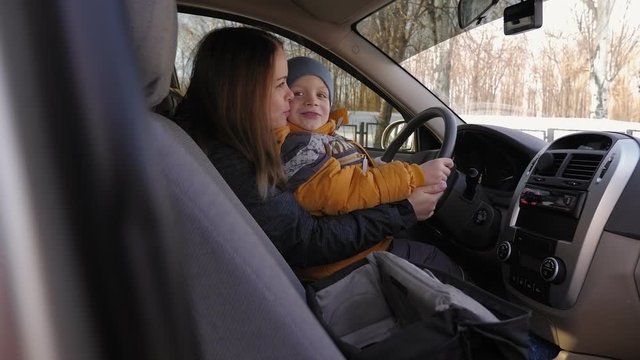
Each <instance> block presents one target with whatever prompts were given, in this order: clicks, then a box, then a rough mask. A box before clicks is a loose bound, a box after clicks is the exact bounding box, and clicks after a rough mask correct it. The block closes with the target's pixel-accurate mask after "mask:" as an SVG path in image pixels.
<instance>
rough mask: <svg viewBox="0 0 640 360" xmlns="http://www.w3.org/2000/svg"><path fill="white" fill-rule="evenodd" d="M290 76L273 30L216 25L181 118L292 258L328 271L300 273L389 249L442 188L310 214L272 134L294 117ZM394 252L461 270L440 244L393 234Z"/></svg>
mask: <svg viewBox="0 0 640 360" xmlns="http://www.w3.org/2000/svg"><path fill="white" fill-rule="evenodd" d="M286 79H287V61H286V57H285V54H284V50H283V47H282V43H281V42H280V41H279V40H278V39H276V38H275V37H274V36H272V35H270V34H268V33H266V32H264V31H261V30H258V29H252V28H222V29H218V30H215V31H213V32H211V33H209V34H208V35H207V36H206V37H205V38H204V39H203V40H202V41H201V43H200V46H199V48H198V52H197V54H196V57H195V60H194V69H193V73H192V77H191V83H190V85H189V89H188V90H187V93H186V95H185V100H184V101H183V103H182V104H181V105H180V108H179V109H178V115H177V122H178V123H179V124H180V125H181V126H182V127H183V128H184V129H185V130H186V131H187V132H188V133H189V134H190V135H191V136H192V137H193V138H194V139H195V140H196V142H197V143H198V144H199V145H200V146H201V147H202V149H203V150H204V151H205V153H206V154H207V156H208V157H209V159H211V161H212V162H213V164H214V165H215V167H216V168H217V169H218V171H219V172H220V174H221V175H222V176H223V177H224V178H225V180H227V183H228V184H229V186H230V187H231V189H232V190H233V191H234V192H235V194H236V195H237V196H238V198H239V199H240V200H241V201H242V203H243V204H244V205H245V207H247V209H248V210H249V212H250V213H251V215H252V216H253V217H254V218H255V220H256V221H257V222H258V224H259V225H260V226H261V227H262V229H263V230H264V231H265V233H266V234H267V236H268V237H269V238H270V239H271V241H272V242H273V243H274V244H275V246H276V248H277V249H278V250H279V251H280V253H281V254H282V255H283V257H284V258H285V260H286V261H287V262H288V263H289V265H290V266H292V267H294V268H296V269H301V268H308V267H317V266H319V269H321V271H312V272H306V273H305V272H304V271H303V272H302V274H303V276H307V277H311V278H317V277H321V276H324V275H327V274H329V273H331V272H333V271H335V270H336V269H338V268H340V267H343V266H344V265H346V264H348V263H350V262H353V261H355V260H357V259H359V258H361V257H363V256H366V254H367V253H368V252H370V251H374V250H384V249H386V248H387V245H385V244H383V242H381V241H380V240H381V239H383V238H385V237H387V236H391V235H394V234H397V233H398V232H400V231H402V230H405V229H407V228H409V227H411V226H413V225H414V224H415V223H416V222H417V221H418V220H424V219H426V218H427V217H429V216H430V215H431V214H432V211H433V209H434V208H435V204H436V202H437V200H438V197H439V195H433V194H428V193H426V192H425V191H424V190H425V189H417V190H416V191H414V192H413V193H412V194H411V195H410V196H409V198H408V199H407V200H404V201H400V202H396V203H392V204H387V205H381V206H377V207H374V208H371V209H366V210H359V211H354V212H352V213H349V214H346V215H338V216H322V217H316V216H312V215H311V214H310V213H308V212H307V211H305V210H304V209H303V208H302V207H300V205H298V203H297V202H296V200H295V198H294V197H293V194H292V193H291V192H288V191H285V190H284V189H285V186H284V185H285V184H284V183H285V177H284V174H283V168H282V163H281V161H280V157H279V153H278V146H277V144H276V137H275V135H274V133H273V132H272V130H273V129H275V128H280V127H282V126H283V125H285V124H286V119H287V116H288V115H289V111H290V107H289V102H290V101H291V99H292V98H293V93H292V92H291V90H289V88H288V86H287V83H286ZM432 192H435V191H432ZM239 240H240V239H239ZM381 244H382V245H381ZM387 244H388V243H387ZM390 251H391V252H393V253H395V254H397V255H399V256H402V257H404V258H408V260H410V261H413V262H415V263H418V264H424V265H427V266H432V267H435V268H438V269H440V270H442V271H445V272H448V273H450V274H453V275H456V276H460V275H461V270H460V268H459V266H457V265H456V264H455V263H454V262H453V261H451V260H450V259H449V258H448V257H447V256H446V255H444V253H442V252H440V251H439V250H438V249H436V248H435V247H433V246H430V245H427V244H423V243H416V242H412V241H407V240H398V239H394V240H393V242H392V245H391V248H390ZM409 255H411V256H409ZM336 262H339V263H337V264H335V266H326V265H327V264H333V263H336ZM316 269H318V268H316ZM299 274H300V272H299Z"/></svg>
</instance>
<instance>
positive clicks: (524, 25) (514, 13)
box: [504, 0, 542, 35]
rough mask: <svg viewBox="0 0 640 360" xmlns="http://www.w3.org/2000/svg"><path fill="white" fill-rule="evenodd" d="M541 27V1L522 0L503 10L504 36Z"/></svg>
mask: <svg viewBox="0 0 640 360" xmlns="http://www.w3.org/2000/svg"><path fill="white" fill-rule="evenodd" d="M541 26H542V0H524V1H523V2H521V3H518V4H514V5H511V6H509V7H507V8H505V9H504V34H505V35H511V34H517V33H521V32H524V31H527V30H532V29H537V28H539V27H541Z"/></svg>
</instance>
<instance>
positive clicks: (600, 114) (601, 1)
mask: <svg viewBox="0 0 640 360" xmlns="http://www.w3.org/2000/svg"><path fill="white" fill-rule="evenodd" d="M629 1H630V0H627V3H626V4H627V7H628V5H629ZM582 2H583V3H584V5H585V6H586V9H587V10H586V12H585V14H584V15H583V16H582V18H579V19H578V23H579V26H580V28H581V30H582V31H583V33H584V34H585V36H586V38H587V41H588V43H589V46H590V47H589V48H590V57H589V59H590V66H589V71H590V77H589V80H590V82H589V85H590V89H591V107H590V111H589V115H590V117H592V118H596V119H602V118H607V117H608V111H609V89H610V86H611V83H612V81H613V80H614V79H615V78H616V76H618V74H619V72H620V70H621V69H622V68H623V67H624V64H626V63H627V62H628V60H629V57H630V55H631V54H632V53H633V51H634V49H635V48H636V46H637V44H638V39H637V37H636V33H637V32H638V28H633V29H629V27H628V25H627V22H626V21H623V22H622V24H623V25H622V27H621V30H620V32H619V33H618V34H616V35H614V34H612V33H611V32H610V30H609V29H610V24H609V21H610V16H611V13H612V10H613V7H614V5H615V2H616V0H582Z"/></svg>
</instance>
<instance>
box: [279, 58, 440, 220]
mask: <svg viewBox="0 0 640 360" xmlns="http://www.w3.org/2000/svg"><path fill="white" fill-rule="evenodd" d="M288 65H289V75H288V77H287V83H288V85H289V88H290V89H291V91H292V92H293V95H294V98H293V100H292V101H291V113H290V115H289V117H288V119H287V120H288V127H285V128H280V129H277V130H276V132H277V134H278V139H279V142H281V147H280V149H281V158H282V161H283V164H284V170H285V175H286V177H287V179H288V186H289V188H290V190H292V191H293V192H294V195H295V197H296V199H297V200H298V202H299V203H300V204H301V205H302V206H303V207H304V208H305V209H307V210H309V211H311V212H313V213H316V214H327V215H333V214H343V213H348V212H351V211H353V210H357V209H363V208H370V207H374V206H377V205H380V204H383V203H389V202H394V201H400V200H404V199H406V198H407V196H409V194H411V192H413V190H414V189H416V188H417V187H420V186H424V185H437V186H438V189H439V190H438V192H441V191H444V189H445V188H446V179H447V176H449V174H450V171H451V170H450V168H451V167H452V166H453V161H452V160H451V159H448V158H440V159H434V160H431V161H428V162H426V163H424V164H421V165H416V164H409V163H405V162H401V161H392V162H389V163H383V164H378V163H376V162H375V161H373V159H372V158H371V157H370V156H369V154H368V153H367V152H366V150H365V149H364V148H363V147H362V146H360V145H359V144H357V143H356V142H353V141H351V140H349V139H347V138H345V137H343V136H340V135H338V134H336V132H335V129H336V122H335V121H334V120H331V119H329V115H330V112H331V99H332V96H333V80H332V76H331V73H330V72H329V71H328V70H327V69H326V68H325V67H324V66H323V65H322V64H321V63H320V62H318V61H317V60H314V59H312V58H309V57H296V58H293V59H290V60H289V61H288Z"/></svg>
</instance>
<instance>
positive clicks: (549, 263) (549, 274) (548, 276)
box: [540, 256, 565, 284]
mask: <svg viewBox="0 0 640 360" xmlns="http://www.w3.org/2000/svg"><path fill="white" fill-rule="evenodd" d="M540 276H542V279H543V280H544V281H548V282H552V283H554V284H558V283H560V282H562V281H563V280H564V276H565V267H564V263H563V262H562V260H560V259H558V258H555V257H553V256H550V257H547V258H545V259H544V260H542V264H540Z"/></svg>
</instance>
